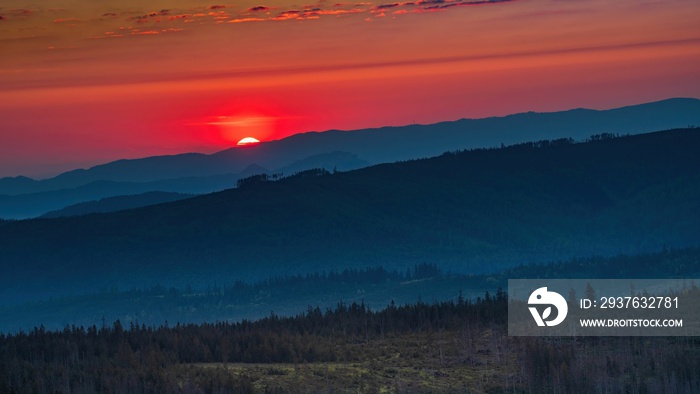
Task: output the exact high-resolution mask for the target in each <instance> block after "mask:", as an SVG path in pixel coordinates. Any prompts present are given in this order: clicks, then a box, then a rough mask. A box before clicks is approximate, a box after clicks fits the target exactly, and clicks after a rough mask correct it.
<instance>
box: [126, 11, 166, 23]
mask: <svg viewBox="0 0 700 394" xmlns="http://www.w3.org/2000/svg"><path fill="white" fill-rule="evenodd" d="M167 15H170V10H169V9H162V10H160V11H153V12H149V13H148V14H146V15H139V16H134V17H132V18H131V19H133V20H136V21H137V22H139V23H143V22H146V21H147V20H148V19H151V18H158V17H161V16H167Z"/></svg>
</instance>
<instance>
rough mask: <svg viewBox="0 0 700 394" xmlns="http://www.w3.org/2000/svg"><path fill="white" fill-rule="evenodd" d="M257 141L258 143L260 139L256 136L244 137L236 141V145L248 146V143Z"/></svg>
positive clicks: (252, 143) (255, 143) (251, 143)
mask: <svg viewBox="0 0 700 394" xmlns="http://www.w3.org/2000/svg"><path fill="white" fill-rule="evenodd" d="M259 143H260V141H259V140H258V139H256V138H253V137H245V138H243V139H242V140H240V141H238V143H237V144H236V145H237V146H249V145H257V144H259Z"/></svg>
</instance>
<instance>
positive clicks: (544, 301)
mask: <svg viewBox="0 0 700 394" xmlns="http://www.w3.org/2000/svg"><path fill="white" fill-rule="evenodd" d="M527 303H528V304H529V305H553V306H554V307H555V308H557V317H556V319H554V320H548V321H547V320H545V319H547V318H548V317H549V316H550V315H551V314H552V307H551V306H549V307H547V309H545V310H544V311H543V312H542V316H540V313H539V312H538V311H537V308H535V307H534V306H531V307H529V309H530V313H532V317H533V318H534V319H535V322H536V323H537V325H538V326H540V327H544V326H545V324H546V325H548V326H550V327H552V326H556V325H557V324H559V323H561V322H563V321H564V319H565V318H566V314H567V313H568V312H569V306H568V305H567V304H566V300H565V299H564V297H562V296H561V295H560V294H559V293H556V292H553V291H547V288H546V287H540V288H539V289H537V290H535V291H533V292H532V294H530V298H529V299H528V300H527Z"/></svg>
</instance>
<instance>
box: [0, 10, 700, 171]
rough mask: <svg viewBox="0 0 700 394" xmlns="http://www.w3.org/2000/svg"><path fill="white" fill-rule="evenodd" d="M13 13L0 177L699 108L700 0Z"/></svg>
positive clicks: (1, 85)
mask: <svg viewBox="0 0 700 394" xmlns="http://www.w3.org/2000/svg"><path fill="white" fill-rule="evenodd" d="M308 1H309V2H310V3H303V2H297V0H255V1H249V0H242V1H238V2H235V3H227V2H215V1H214V0H210V1H199V0H194V1H185V0H151V1H147V2H144V1H137V0H121V1H114V0H101V1H87V0H50V1H49V0H12V1H6V2H3V3H0V177H2V176H16V175H27V176H32V177H36V178H42V177H47V176H50V175H55V174H57V173H60V172H62V171H66V170H70V169H74V168H81V167H89V166H92V165H95V164H99V163H104V162H108V161H111V160H116V159H120V158H136V157H144V156H152V155H163V154H176V153H183V152H203V153H211V152H215V151H219V150H223V149H227V148H229V147H232V146H235V145H236V143H237V141H239V140H240V139H242V138H244V137H254V138H257V139H259V140H261V141H269V140H274V139H280V138H284V137H285V136H289V135H292V134H295V133H299V132H307V131H323V130H329V129H341V130H352V129H359V128H367V127H381V126H389V125H405V124H411V123H421V124H427V123H434V122H439V121H448V120H457V119H460V118H481V117H487V116H501V115H507V114H511V113H517V112H525V111H538V112H549V111H557V110H565V109H570V108H580V107H584V108H594V109H606V108H614V107H620V106H625V105H632V104H638V103H643V102H649V101H656V100H662V99H666V98H670V97H695V98H700V28H698V21H700V2H699V1H697V0H677V1H657V0H617V1H608V0H606V1H602V0H492V1H462V0H416V1H407V2H393V0H388V1H386V0H371V1H360V2H354V1H344V0H317V2H315V3H314V2H313V1H315V0H308Z"/></svg>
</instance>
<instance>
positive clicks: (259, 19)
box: [228, 18, 267, 23]
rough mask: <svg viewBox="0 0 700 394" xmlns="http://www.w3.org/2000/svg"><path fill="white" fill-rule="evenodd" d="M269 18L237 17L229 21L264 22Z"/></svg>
mask: <svg viewBox="0 0 700 394" xmlns="http://www.w3.org/2000/svg"><path fill="white" fill-rule="evenodd" d="M266 20H267V19H263V18H237V19H232V20H230V21H228V23H244V22H264V21H266Z"/></svg>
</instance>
